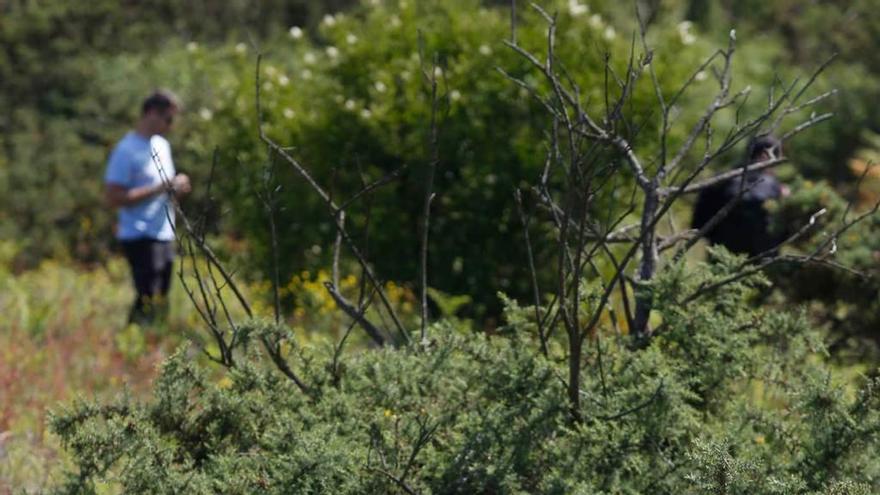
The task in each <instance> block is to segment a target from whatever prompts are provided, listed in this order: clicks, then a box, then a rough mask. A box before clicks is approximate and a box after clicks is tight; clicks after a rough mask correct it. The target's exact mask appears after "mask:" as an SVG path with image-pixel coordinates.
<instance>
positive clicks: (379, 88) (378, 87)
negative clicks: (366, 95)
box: [373, 81, 388, 93]
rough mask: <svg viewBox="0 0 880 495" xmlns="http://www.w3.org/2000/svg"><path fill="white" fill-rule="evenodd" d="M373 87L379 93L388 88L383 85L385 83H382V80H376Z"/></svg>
mask: <svg viewBox="0 0 880 495" xmlns="http://www.w3.org/2000/svg"><path fill="white" fill-rule="evenodd" d="M373 87H374V88H376V91H378V92H379V93H384V92H385V90H387V89H388V87H387V86H385V83H383V82H382V81H376V84H374V85H373Z"/></svg>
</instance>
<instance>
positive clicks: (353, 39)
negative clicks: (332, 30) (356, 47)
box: [345, 33, 358, 45]
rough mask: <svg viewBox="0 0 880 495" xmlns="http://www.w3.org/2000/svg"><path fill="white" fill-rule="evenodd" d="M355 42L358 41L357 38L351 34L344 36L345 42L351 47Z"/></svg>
mask: <svg viewBox="0 0 880 495" xmlns="http://www.w3.org/2000/svg"><path fill="white" fill-rule="evenodd" d="M357 41H358V37H357V36H355V35H353V34H351V33H348V34H347V35H346V36H345V42H346V43H348V44H349V45H353V44H355V43H357Z"/></svg>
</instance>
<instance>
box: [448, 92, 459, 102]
mask: <svg viewBox="0 0 880 495" xmlns="http://www.w3.org/2000/svg"><path fill="white" fill-rule="evenodd" d="M449 99H450V100H452V101H458V100H460V99H461V92H460V91H458V90H457V89H453V90H452V91H450V92H449Z"/></svg>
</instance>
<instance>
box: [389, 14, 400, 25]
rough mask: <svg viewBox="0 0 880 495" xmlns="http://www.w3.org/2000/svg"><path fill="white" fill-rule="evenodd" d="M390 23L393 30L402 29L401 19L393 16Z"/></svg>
mask: <svg viewBox="0 0 880 495" xmlns="http://www.w3.org/2000/svg"><path fill="white" fill-rule="evenodd" d="M388 22H389V23H390V24H391V27H393V28H399V27H400V17H397V16H396V15H393V16H391V19H390V20H389V21H388Z"/></svg>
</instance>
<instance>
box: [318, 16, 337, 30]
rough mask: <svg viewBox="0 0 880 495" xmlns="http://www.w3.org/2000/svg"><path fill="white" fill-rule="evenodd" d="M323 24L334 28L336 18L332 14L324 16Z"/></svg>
mask: <svg viewBox="0 0 880 495" xmlns="http://www.w3.org/2000/svg"><path fill="white" fill-rule="evenodd" d="M321 23H322V24H324V25H325V26H327V27H332V26H335V25H336V18H335V17H333V16H332V15H330V14H327V15H325V16H324V19H323V20H321Z"/></svg>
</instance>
